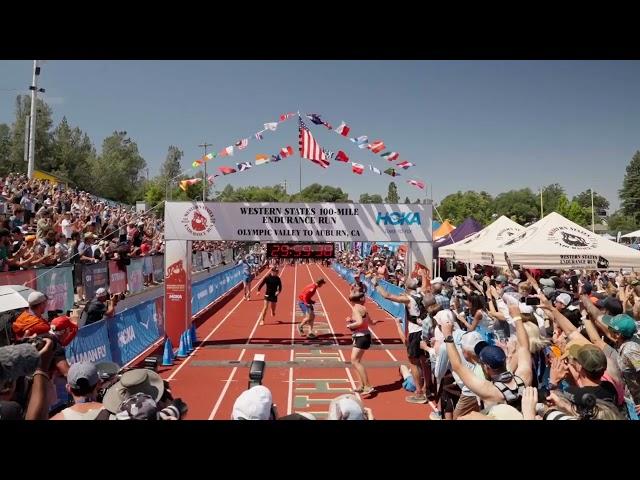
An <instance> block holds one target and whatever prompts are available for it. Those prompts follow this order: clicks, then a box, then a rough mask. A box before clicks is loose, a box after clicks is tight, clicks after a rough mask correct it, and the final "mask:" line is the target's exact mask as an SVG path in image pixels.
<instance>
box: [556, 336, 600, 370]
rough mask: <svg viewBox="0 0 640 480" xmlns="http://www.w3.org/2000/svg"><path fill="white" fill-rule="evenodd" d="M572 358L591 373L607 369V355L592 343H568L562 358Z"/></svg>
mask: <svg viewBox="0 0 640 480" xmlns="http://www.w3.org/2000/svg"><path fill="white" fill-rule="evenodd" d="M567 357H569V358H572V359H573V360H575V361H576V362H578V363H579V364H580V365H581V366H582V368H584V369H585V370H586V371H587V372H590V373H604V371H605V370H606V369H607V357H606V356H605V354H604V352H603V351H602V350H600V349H599V348H598V347H596V346H595V345H592V344H590V343H583V344H579V343H574V342H570V343H569V344H568V345H567V349H566V351H565V354H564V355H563V356H562V357H560V358H567Z"/></svg>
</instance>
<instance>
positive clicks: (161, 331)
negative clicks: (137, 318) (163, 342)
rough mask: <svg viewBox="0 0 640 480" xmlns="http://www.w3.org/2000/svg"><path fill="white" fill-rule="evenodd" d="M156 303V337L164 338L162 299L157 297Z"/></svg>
mask: <svg viewBox="0 0 640 480" xmlns="http://www.w3.org/2000/svg"><path fill="white" fill-rule="evenodd" d="M154 301H155V302H156V322H157V324H158V335H160V336H161V337H164V297H158V298H156V299H155V300H154Z"/></svg>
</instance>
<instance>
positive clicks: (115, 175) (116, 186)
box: [91, 132, 147, 203]
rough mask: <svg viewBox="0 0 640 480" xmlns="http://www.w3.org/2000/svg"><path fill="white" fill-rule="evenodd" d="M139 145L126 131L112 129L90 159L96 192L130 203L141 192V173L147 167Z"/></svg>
mask: <svg viewBox="0 0 640 480" xmlns="http://www.w3.org/2000/svg"><path fill="white" fill-rule="evenodd" d="M146 164H147V163H146V162H145V160H144V158H142V157H141V156H140V153H139V152H138V145H137V144H136V143H135V142H134V141H132V140H131V139H130V138H129V137H127V132H114V133H113V134H112V135H110V136H109V137H107V138H105V139H104V141H103V142H102V152H101V153H100V155H99V156H98V157H97V158H96V159H95V160H94V161H93V162H92V169H91V170H92V174H93V178H94V179H100V181H99V182H96V184H95V190H96V193H97V194H98V195H101V196H103V197H105V198H109V199H112V200H116V201H120V202H125V203H133V202H134V201H135V200H136V198H137V197H139V194H140V187H141V185H142V180H143V179H142V177H141V173H142V171H143V170H144V168H145V167H146Z"/></svg>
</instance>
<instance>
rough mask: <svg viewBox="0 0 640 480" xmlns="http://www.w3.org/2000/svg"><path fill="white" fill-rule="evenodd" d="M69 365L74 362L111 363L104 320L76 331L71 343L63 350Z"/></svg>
mask: <svg viewBox="0 0 640 480" xmlns="http://www.w3.org/2000/svg"><path fill="white" fill-rule="evenodd" d="M65 355H66V357H67V361H68V362H69V363H75V362H94V363H99V362H111V361H113V360H112V356H111V347H110V346H109V334H108V332H107V325H106V323H105V321H104V320H102V321H100V322H96V323H92V324H91V325H87V326H86V327H82V328H81V329H80V330H78V334H77V335H76V338H74V339H73V341H72V342H71V343H70V344H69V345H67V347H66V348H65Z"/></svg>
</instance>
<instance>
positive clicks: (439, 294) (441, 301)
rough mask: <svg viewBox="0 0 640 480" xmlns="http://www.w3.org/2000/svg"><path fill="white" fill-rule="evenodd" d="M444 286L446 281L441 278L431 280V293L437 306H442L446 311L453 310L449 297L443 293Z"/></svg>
mask: <svg viewBox="0 0 640 480" xmlns="http://www.w3.org/2000/svg"><path fill="white" fill-rule="evenodd" d="M443 284H444V281H443V280H442V278H441V277H436V278H434V279H433V280H431V293H432V294H433V297H434V298H435V300H436V302H437V304H438V305H440V307H441V308H442V309H443V310H446V309H449V308H451V302H450V300H449V297H447V296H446V295H445V294H444V293H443V291H442V286H443Z"/></svg>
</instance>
